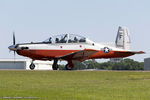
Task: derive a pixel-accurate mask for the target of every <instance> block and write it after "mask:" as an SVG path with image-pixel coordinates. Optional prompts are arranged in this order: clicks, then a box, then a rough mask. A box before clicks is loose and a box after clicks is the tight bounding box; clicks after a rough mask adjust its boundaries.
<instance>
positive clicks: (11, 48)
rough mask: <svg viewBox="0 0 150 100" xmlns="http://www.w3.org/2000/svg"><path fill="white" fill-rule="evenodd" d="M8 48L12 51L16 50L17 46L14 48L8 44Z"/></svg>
mask: <svg viewBox="0 0 150 100" xmlns="http://www.w3.org/2000/svg"><path fill="white" fill-rule="evenodd" d="M8 49H9V50H12V51H16V50H17V48H16V46H15V45H11V46H9V47H8Z"/></svg>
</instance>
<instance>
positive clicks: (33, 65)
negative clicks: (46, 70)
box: [29, 60, 35, 70]
mask: <svg viewBox="0 0 150 100" xmlns="http://www.w3.org/2000/svg"><path fill="white" fill-rule="evenodd" d="M29 67H30V69H31V70H34V68H35V64H34V63H33V60H32V62H31V64H30V66H29Z"/></svg>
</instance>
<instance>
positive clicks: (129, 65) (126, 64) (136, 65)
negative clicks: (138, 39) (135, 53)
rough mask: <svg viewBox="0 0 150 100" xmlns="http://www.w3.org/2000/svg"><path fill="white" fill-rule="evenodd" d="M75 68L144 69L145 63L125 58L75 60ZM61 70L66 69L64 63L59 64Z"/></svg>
mask: <svg viewBox="0 0 150 100" xmlns="http://www.w3.org/2000/svg"><path fill="white" fill-rule="evenodd" d="M74 65H75V66H74V70H83V69H98V70H143V69H144V63H143V62H138V61H134V60H133V59H124V60H122V61H121V62H110V61H108V62H103V63H100V62H97V61H95V60H87V61H84V62H82V63H81V62H77V61H76V62H74ZM59 69H60V70H65V66H64V65H59Z"/></svg>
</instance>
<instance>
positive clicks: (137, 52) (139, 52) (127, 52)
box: [115, 51, 145, 55]
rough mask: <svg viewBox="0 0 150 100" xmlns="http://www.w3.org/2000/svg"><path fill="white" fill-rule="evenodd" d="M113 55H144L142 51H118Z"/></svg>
mask: <svg viewBox="0 0 150 100" xmlns="http://www.w3.org/2000/svg"><path fill="white" fill-rule="evenodd" d="M115 53H118V54H131V55H134V54H144V53H145V52H143V51H120V52H118V51H116V52H115Z"/></svg>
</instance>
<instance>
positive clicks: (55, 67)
mask: <svg viewBox="0 0 150 100" xmlns="http://www.w3.org/2000/svg"><path fill="white" fill-rule="evenodd" d="M57 62H58V59H54V63H53V65H52V68H53V70H57V69H58V64H57Z"/></svg>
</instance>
